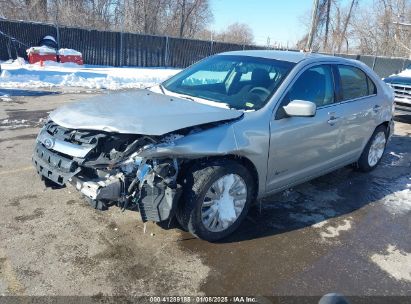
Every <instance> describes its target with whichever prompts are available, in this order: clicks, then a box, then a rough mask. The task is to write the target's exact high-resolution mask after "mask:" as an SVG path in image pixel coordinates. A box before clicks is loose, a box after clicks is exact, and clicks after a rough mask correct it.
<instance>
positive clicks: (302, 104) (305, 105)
mask: <svg viewBox="0 0 411 304" xmlns="http://www.w3.org/2000/svg"><path fill="white" fill-rule="evenodd" d="M283 109H284V111H285V113H286V114H287V115H288V116H304V117H312V116H315V112H316V110H317V106H316V104H315V103H313V102H311V101H307V100H293V101H291V102H290V103H289V104H288V105H286V106H284V107H283Z"/></svg>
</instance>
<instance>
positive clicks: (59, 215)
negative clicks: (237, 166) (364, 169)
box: [0, 89, 411, 297]
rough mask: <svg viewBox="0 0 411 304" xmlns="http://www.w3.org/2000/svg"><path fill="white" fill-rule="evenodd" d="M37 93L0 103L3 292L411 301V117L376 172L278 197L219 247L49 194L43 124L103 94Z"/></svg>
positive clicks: (72, 194)
mask: <svg viewBox="0 0 411 304" xmlns="http://www.w3.org/2000/svg"><path fill="white" fill-rule="evenodd" d="M33 92H34V93H32V94H26V93H25V92H20V93H18V92H14V94H13V92H10V91H9V92H8V96H9V98H8V99H7V100H2V101H0V151H1V153H0V185H1V195H2V196H1V197H2V199H1V204H0V295H38V296H42V295H58V296H60V295H86V296H96V295H97V296H98V295H120V294H121V295H125V294H126V295H200V294H211V295H238V294H258V295H316V296H318V295H323V294H325V293H328V292H340V293H343V294H345V295H357V296H358V295H377V296H380V295H384V296H388V295H393V296H398V295H402V296H410V297H411V242H410V233H411V217H410V214H411V174H410V172H411V119H410V117H408V118H404V119H403V120H401V122H400V121H398V122H397V123H396V130H395V135H394V137H393V139H392V141H391V142H390V144H389V146H388V150H387V153H386V155H385V156H384V158H383V161H382V163H381V164H380V166H379V167H378V168H377V169H376V170H375V171H373V172H372V173H370V174H362V173H358V172H355V171H353V170H352V169H351V168H343V169H340V170H338V171H336V172H333V173H331V174H328V175H326V176H323V177H321V178H318V179H316V180H313V181H311V182H309V183H305V184H302V185H300V186H298V187H295V188H294V189H289V190H287V191H284V192H282V193H279V194H276V195H274V196H272V197H270V198H268V199H266V200H265V201H264V202H262V204H261V206H257V207H255V208H254V209H252V210H251V212H250V215H249V216H248V218H247V220H246V221H245V222H244V223H243V224H242V225H241V227H240V229H239V231H238V232H236V233H235V234H234V235H233V236H231V237H230V238H228V239H226V240H224V241H222V242H219V243H215V244H210V243H206V242H203V241H201V240H198V239H194V238H192V237H191V235H189V234H187V233H185V232H182V231H180V229H179V228H178V227H174V226H173V225H172V226H171V227H170V228H169V229H167V230H164V229H162V228H160V227H159V226H157V225H156V224H152V223H150V224H149V225H148V227H147V232H146V233H143V224H142V222H141V220H140V217H139V214H138V213H136V212H132V211H126V212H124V213H123V212H121V211H120V210H119V209H117V208H111V209H110V210H109V211H106V212H99V211H96V210H93V209H92V208H90V207H89V206H88V205H87V204H86V203H85V202H84V201H83V200H82V199H81V198H80V196H79V195H78V194H77V193H76V191H75V190H74V189H73V188H71V187H67V188H65V189H61V190H51V189H49V188H45V187H44V185H43V184H42V182H41V181H40V179H39V178H38V176H37V175H36V173H35V171H34V169H33V167H32V165H31V153H32V148H33V144H34V140H35V136H36V133H37V132H38V127H39V126H40V125H41V123H42V120H43V119H44V118H45V117H46V116H47V113H48V112H49V111H51V110H52V109H54V108H56V107H57V106H59V105H61V104H64V103H67V102H72V101H74V100H77V99H81V98H83V97H86V96H91V95H96V94H99V92H95V91H89V92H84V91H83V92H79V91H75V90H74V89H72V90H71V91H58V92H54V91H42V92H44V93H41V92H40V93H39V91H33ZM14 95H19V96H14ZM21 95H27V96H21Z"/></svg>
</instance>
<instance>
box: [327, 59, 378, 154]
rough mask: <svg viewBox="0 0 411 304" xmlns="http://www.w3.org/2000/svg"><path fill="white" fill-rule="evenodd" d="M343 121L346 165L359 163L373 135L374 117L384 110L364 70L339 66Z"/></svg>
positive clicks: (338, 77) (343, 150)
mask: <svg viewBox="0 0 411 304" xmlns="http://www.w3.org/2000/svg"><path fill="white" fill-rule="evenodd" d="M335 68H336V70H337V73H336V75H337V81H338V83H339V85H338V88H339V89H338V99H339V103H340V106H339V110H340V119H341V127H340V128H341V133H340V137H339V142H338V145H339V147H340V148H339V149H340V153H341V154H342V159H343V161H345V162H351V161H356V160H357V159H358V158H359V157H360V155H361V152H362V150H363V148H364V146H365V144H366V142H367V141H368V139H369V138H370V136H371V135H372V133H373V132H374V129H375V117H376V115H378V113H379V112H380V110H381V107H380V105H379V104H378V98H377V96H376V94H377V89H376V86H375V84H374V83H373V82H372V80H371V79H370V78H369V77H368V76H367V75H366V73H365V72H364V71H362V70H361V69H359V68H358V67H354V66H350V65H336V66H335Z"/></svg>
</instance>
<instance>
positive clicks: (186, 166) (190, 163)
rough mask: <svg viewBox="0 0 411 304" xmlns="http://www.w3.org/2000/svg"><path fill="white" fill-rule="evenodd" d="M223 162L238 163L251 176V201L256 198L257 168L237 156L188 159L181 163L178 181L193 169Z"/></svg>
mask: <svg viewBox="0 0 411 304" xmlns="http://www.w3.org/2000/svg"><path fill="white" fill-rule="evenodd" d="M224 160H231V161H234V162H237V163H239V164H240V165H242V166H243V167H245V168H246V169H247V171H248V172H249V173H250V174H251V176H252V180H253V182H254V184H253V186H254V187H253V190H254V193H253V200H255V199H256V198H257V195H258V189H259V188H258V187H259V174H258V171H257V168H256V167H255V165H254V164H253V162H252V161H251V160H250V159H248V158H247V157H244V156H239V155H234V154H227V155H224V156H209V157H203V158H197V159H190V160H187V161H184V162H183V163H182V166H181V167H180V170H179V174H178V178H177V180H178V181H180V182H181V181H182V179H183V178H184V177H185V175H186V174H187V172H189V171H191V170H193V169H195V168H200V167H205V166H207V165H208V164H210V163H213V162H217V161H224Z"/></svg>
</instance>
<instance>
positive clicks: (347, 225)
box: [320, 218, 352, 241]
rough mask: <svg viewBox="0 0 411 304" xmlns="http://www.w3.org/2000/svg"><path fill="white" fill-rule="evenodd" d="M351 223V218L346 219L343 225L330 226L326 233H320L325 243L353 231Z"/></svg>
mask: <svg viewBox="0 0 411 304" xmlns="http://www.w3.org/2000/svg"><path fill="white" fill-rule="evenodd" d="M351 222H352V221H351V218H348V219H345V220H344V221H343V223H342V224H339V225H338V226H336V227H334V226H329V227H327V228H326V229H325V231H323V232H321V233H320V236H321V238H322V239H323V240H324V241H325V240H328V239H333V238H336V237H338V236H339V235H340V234H341V232H343V231H348V230H350V229H351ZM324 225H325V224H324ZM324 225H322V226H324Z"/></svg>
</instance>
